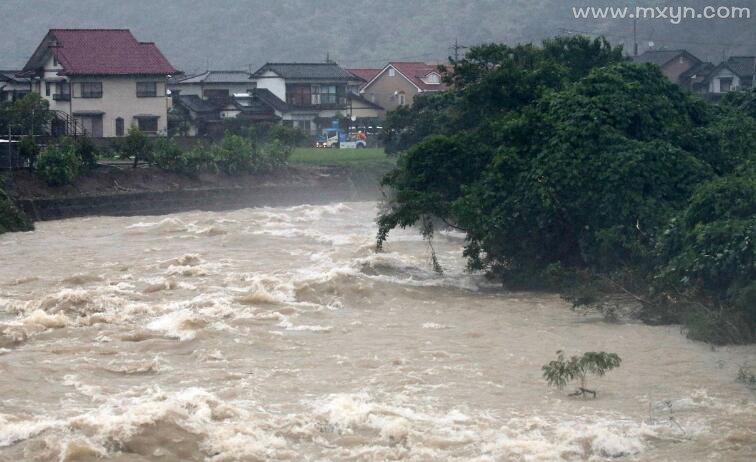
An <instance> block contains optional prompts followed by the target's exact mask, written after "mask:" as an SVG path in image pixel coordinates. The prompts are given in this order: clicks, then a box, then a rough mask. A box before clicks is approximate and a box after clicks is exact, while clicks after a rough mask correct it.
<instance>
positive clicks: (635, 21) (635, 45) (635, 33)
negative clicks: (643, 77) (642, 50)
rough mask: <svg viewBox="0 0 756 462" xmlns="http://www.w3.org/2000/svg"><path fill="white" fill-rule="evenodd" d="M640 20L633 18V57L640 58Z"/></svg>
mask: <svg viewBox="0 0 756 462" xmlns="http://www.w3.org/2000/svg"><path fill="white" fill-rule="evenodd" d="M637 26H638V18H633V56H638V28H637Z"/></svg>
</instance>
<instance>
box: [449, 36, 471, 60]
mask: <svg viewBox="0 0 756 462" xmlns="http://www.w3.org/2000/svg"><path fill="white" fill-rule="evenodd" d="M450 49H451V50H452V51H453V52H454V61H459V50H465V49H467V47H466V46H464V45H460V44H459V41H458V40H457V38H456V37H454V45H453V46H451V47H450Z"/></svg>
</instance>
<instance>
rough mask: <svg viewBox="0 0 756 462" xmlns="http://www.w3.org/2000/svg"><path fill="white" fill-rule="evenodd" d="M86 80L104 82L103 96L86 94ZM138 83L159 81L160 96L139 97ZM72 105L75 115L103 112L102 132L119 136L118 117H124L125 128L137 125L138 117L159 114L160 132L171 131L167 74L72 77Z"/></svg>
mask: <svg viewBox="0 0 756 462" xmlns="http://www.w3.org/2000/svg"><path fill="white" fill-rule="evenodd" d="M82 82H102V98H84V97H82V93H81V88H80V84H81V83H82ZM137 82H156V86H157V92H156V95H157V96H154V97H153V96H148V97H137ZM71 85H72V89H71V93H72V95H71V96H72V97H71V108H70V111H71V113H73V114H74V115H75V114H76V113H81V112H89V111H92V112H97V111H101V112H103V113H104V114H103V116H102V135H103V136H105V137H111V136H116V119H117V118H122V119H123V120H124V126H125V131H128V128H129V127H130V126H132V125H137V120H138V118H137V117H136V116H155V117H158V127H157V129H158V131H157V133H158V134H161V135H165V134H166V133H167V118H168V102H167V98H166V96H165V77H155V76H152V77H147V76H145V77H139V76H122V77H120V76H119V77H86V78H84V77H76V78H73V79H72V80H71Z"/></svg>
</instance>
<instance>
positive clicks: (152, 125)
mask: <svg viewBox="0 0 756 462" xmlns="http://www.w3.org/2000/svg"><path fill="white" fill-rule="evenodd" d="M137 126H138V127H139V130H141V131H143V132H145V133H157V131H158V118H157V117H153V116H149V117H137Z"/></svg>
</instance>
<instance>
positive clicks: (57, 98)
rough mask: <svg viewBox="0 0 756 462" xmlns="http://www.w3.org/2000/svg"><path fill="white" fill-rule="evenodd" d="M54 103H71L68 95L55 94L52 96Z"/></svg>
mask: <svg viewBox="0 0 756 462" xmlns="http://www.w3.org/2000/svg"><path fill="white" fill-rule="evenodd" d="M53 100H54V101H71V94H70V93H55V94H54V95H53Z"/></svg>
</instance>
